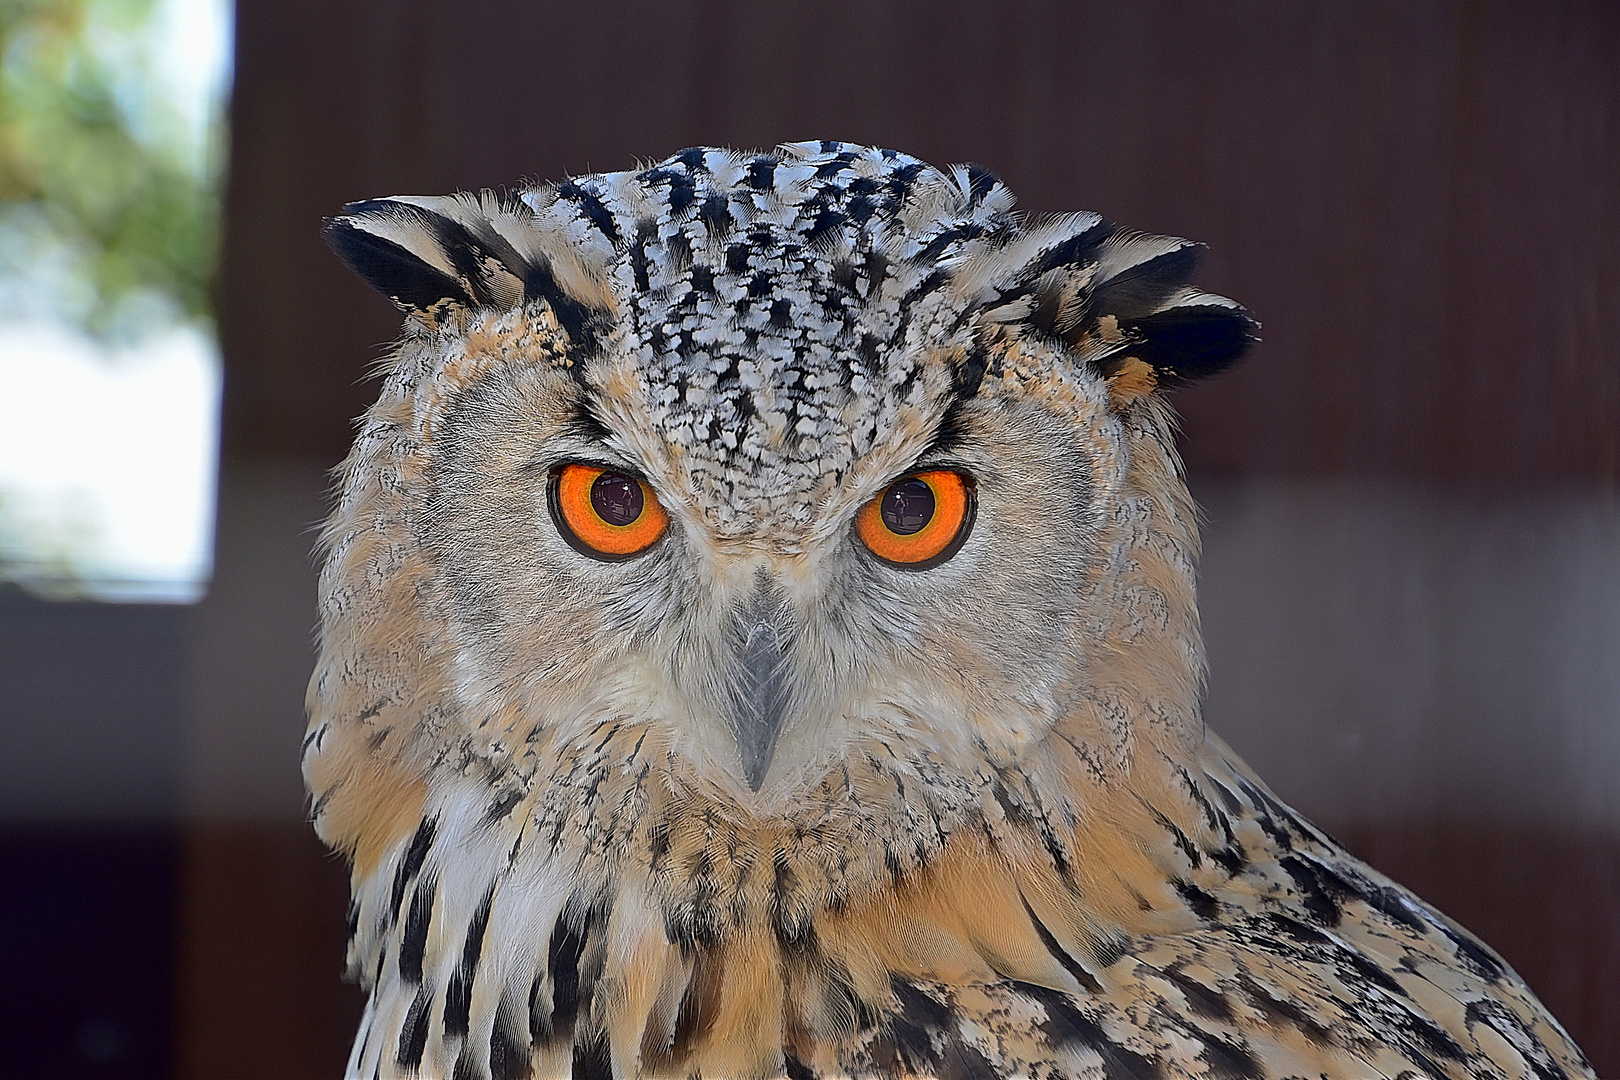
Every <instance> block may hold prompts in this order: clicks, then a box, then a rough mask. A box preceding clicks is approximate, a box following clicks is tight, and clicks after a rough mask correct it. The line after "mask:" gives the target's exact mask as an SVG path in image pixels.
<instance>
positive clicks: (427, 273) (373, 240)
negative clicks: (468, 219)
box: [322, 204, 472, 318]
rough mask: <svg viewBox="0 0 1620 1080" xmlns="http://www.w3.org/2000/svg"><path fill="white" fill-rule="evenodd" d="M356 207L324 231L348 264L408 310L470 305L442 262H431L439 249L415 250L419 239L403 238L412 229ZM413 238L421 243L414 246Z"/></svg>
mask: <svg viewBox="0 0 1620 1080" xmlns="http://www.w3.org/2000/svg"><path fill="white" fill-rule="evenodd" d="M357 205H358V204H351V205H350V206H348V207H345V210H347V211H349V213H346V214H345V216H343V217H338V218H332V219H329V220H328V221H327V222H326V227H325V228H324V229H323V230H322V232H323V233H324V234H325V236H326V242H327V244H328V245H330V246H331V248H332V250H333V251H334V252H336V253H337V256H338V258H340V259H342V260H343V263H344V265H346V266H347V267H348V268H349V269H350V270H353V271H354V272H355V273H356V274H358V275H360V278H361V279H362V280H363V281H365V283H366V284H368V285H370V286H371V287H372V288H374V289H376V290H377V291H378V292H380V293H382V294H383V295H384V296H386V297H388V299H390V300H392V301H393V302H394V303H395V305H397V306H398V307H399V308H401V309H402V310H404V311H408V312H412V313H414V314H418V315H423V316H428V317H433V318H436V317H437V316H438V315H439V314H442V312H443V310H444V309H445V308H446V307H448V306H460V307H470V306H471V305H472V297H470V296H469V295H468V294H467V290H466V289H464V288H463V287H462V285H461V283H460V282H459V281H457V280H456V278H455V277H454V276H453V275H451V274H450V273H447V272H446V270H445V269H444V268H443V267H442V266H440V265H434V262H439V261H441V260H438V259H435V260H434V262H430V261H429V258H433V256H434V255H438V254H440V253H438V252H433V253H432V254H431V255H429V257H428V258H424V257H423V256H422V255H419V254H417V253H416V251H417V250H421V249H422V245H421V243H420V238H419V237H403V236H401V233H404V232H408V231H412V230H405V229H400V228H390V227H388V226H389V225H392V224H394V223H393V222H390V221H389V220H388V217H387V216H382V215H373V214H363V213H354V212H353V211H355V210H356V209H357ZM412 240H417V241H418V242H417V244H416V250H413V249H412V245H411V241H412Z"/></svg>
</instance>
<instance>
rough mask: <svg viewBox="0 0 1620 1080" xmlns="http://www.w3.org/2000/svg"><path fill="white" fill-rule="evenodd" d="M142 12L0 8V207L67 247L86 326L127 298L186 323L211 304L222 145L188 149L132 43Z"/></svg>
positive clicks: (84, 4)
mask: <svg viewBox="0 0 1620 1080" xmlns="http://www.w3.org/2000/svg"><path fill="white" fill-rule="evenodd" d="M154 8H155V4H154V2H153V0H0V211H7V212H10V215H11V220H12V221H14V222H15V221H24V220H26V221H27V230H28V231H29V232H31V233H32V234H34V235H33V242H34V244H35V245H36V246H37V245H38V244H39V243H41V242H44V243H46V244H49V245H55V246H56V247H57V248H59V249H61V250H65V251H67V252H69V253H71V260H72V262H73V264H74V268H75V270H76V271H78V272H79V273H80V274H81V275H82V276H83V277H84V278H85V279H86V284H87V286H88V292H89V300H90V302H89V303H88V304H86V305H83V310H82V312H81V313H80V315H79V317H80V318H82V320H83V322H84V324H85V326H86V328H87V329H90V330H92V331H95V332H105V331H106V330H107V329H108V328H109V327H110V326H111V325H112V320H113V318H114V315H115V314H116V312H117V310H118V307H119V303H120V302H121V301H123V300H125V299H128V298H129V297H131V296H132V295H133V294H136V293H138V292H150V293H156V294H158V295H159V296H161V297H164V298H166V299H167V300H169V301H171V302H172V303H173V304H174V305H175V307H176V308H177V309H178V310H179V311H180V312H183V313H184V314H185V315H187V316H190V317H193V318H197V317H206V316H207V315H208V314H209V312H210V310H211V302H210V300H211V298H210V287H211V281H212V276H213V269H214V256H215V247H216V244H217V243H218V214H219V204H218V185H217V183H216V179H217V177H216V173H217V162H218V159H219V156H220V155H219V146H220V139H219V135H218V132H217V131H210V132H209V133H207V136H206V137H205V139H204V143H203V145H202V146H201V147H198V146H196V145H194V143H195V141H196V140H195V139H194V138H193V137H192V135H191V133H190V132H189V131H188V130H187V127H186V124H185V122H184V118H183V117H182V116H180V115H179V113H178V111H177V110H176V109H175V107H174V106H173V104H172V103H171V102H170V101H168V100H167V99H166V97H165V94H164V86H163V83H162V78H163V74H164V73H163V72H160V71H157V70H155V68H156V64H155V63H154V62H153V56H152V53H151V52H150V50H147V51H145V52H143V51H142V50H141V49H140V48H138V47H137V43H138V42H139V40H140V39H141V36H142V35H143V34H145V33H146V32H147V30H148V26H149V24H150V21H151V18H152V15H153V11H154ZM216 126H217V125H216ZM29 257H30V256H28V255H24V256H23V258H24V259H27V258H29ZM33 257H37V255H36V256H33Z"/></svg>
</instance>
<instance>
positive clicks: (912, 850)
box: [302, 142, 1593, 1080]
mask: <svg viewBox="0 0 1620 1080" xmlns="http://www.w3.org/2000/svg"><path fill="white" fill-rule="evenodd" d="M327 237H328V239H329V241H330V243H331V244H332V246H333V247H334V249H335V250H336V251H337V253H338V255H339V256H340V257H341V258H342V259H343V260H344V261H345V262H346V263H347V264H348V265H349V266H350V267H351V268H352V269H353V270H355V271H356V272H357V273H358V274H359V275H360V276H361V277H362V278H363V279H365V280H366V281H367V282H369V283H370V284H371V285H373V286H375V287H376V288H377V289H379V290H380V291H381V292H382V293H384V294H385V295H386V296H387V297H389V298H390V299H391V300H393V301H394V303H395V304H397V305H398V306H399V307H400V308H402V309H403V310H404V312H405V313H406V319H405V328H404V333H403V337H402V339H401V341H400V342H399V345H398V347H397V349H396V350H395V351H394V352H393V354H392V355H391V357H390V358H389V360H388V361H387V364H386V371H387V379H386V382H385V384H384V386H383V388H382V391H381V395H380V398H379V400H378V401H377V403H376V404H375V405H374V406H373V407H372V408H371V409H370V410H369V411H368V412H367V413H366V415H365V417H364V419H363V421H362V423H361V426H360V429H359V434H358V437H357V438H356V440H355V444H354V449H353V452H352V453H351V454H350V455H349V457H348V459H347V461H346V462H345V463H344V464H343V466H342V467H341V470H340V475H339V484H338V488H339V490H338V494H337V497H336V508H335V510H334V511H333V513H332V515H331V518H330V520H329V521H328V523H327V525H326V528H325V531H324V535H323V538H322V549H323V552H324V568H323V570H322V573H321V583H320V615H321V628H320V651H319V660H318V665H317V668H316V671H315V673H314V676H313V678H312V680H311V684H310V690H309V699H308V704H309V712H310V724H309V729H308V733H307V736H306V738H305V740H304V744H303V758H302V761H303V770H304V776H305V778H306V780H307V783H308V787H309V791H310V794H311V797H312V814H313V819H314V823H315V827H316V829H317V830H318V832H319V834H320V835H321V837H322V838H323V839H324V840H325V841H326V842H327V843H328V844H329V845H331V846H332V847H333V848H335V849H336V850H337V851H339V852H341V853H342V854H343V855H344V856H345V857H346V858H347V860H348V861H349V863H350V865H351V866H352V888H353V901H352V904H351V907H350V910H349V925H348V930H349V946H348V962H349V965H350V971H351V975H352V977H353V978H355V979H357V980H358V981H359V982H360V984H361V986H362V987H363V988H364V989H365V991H366V993H367V995H368V998H367V1003H366V1007H365V1012H364V1016H363V1019H362V1021H361V1025H360V1030H359V1033H358V1035H357V1037H356V1040H355V1043H354V1049H353V1052H352V1056H351V1057H350V1059H349V1063H348V1074H349V1075H350V1076H352V1077H401V1076H407V1077H415V1076H431V1077H457V1078H472V1077H479V1078H491V1080H515V1078H520V1077H522V1078H546V1077H563V1076H572V1077H579V1078H592V1080H597V1078H607V1077H616V1078H632V1077H683V1078H685V1077H710V1078H746V1077H784V1076H785V1077H790V1078H792V1080H803V1078H810V1077H952V1078H970V1077H1041V1078H1060V1077H1068V1078H1125V1077H1131V1078H1148V1077H1154V1078H1166V1080H1168V1078H1181V1077H1188V1078H1191V1077H1205V1078H1237V1077H1245V1078H1247V1077H1255V1078H1259V1077H1266V1078H1283V1077H1311V1078H1334V1080H1337V1078H1366V1077H1389V1078H1396V1077H1404V1078H1417V1077H1430V1078H1435V1080H1438V1078H1464V1077H1467V1078H1483V1077H1492V1078H1498V1077H1514V1078H1520V1077H1522V1078H1536V1080H1553V1078H1560V1080H1562V1078H1574V1077H1591V1076H1592V1075H1593V1074H1592V1071H1591V1068H1590V1066H1589V1065H1588V1064H1587V1062H1586V1060H1585V1059H1584V1058H1583V1057H1582V1055H1581V1052H1580V1050H1578V1049H1577V1048H1576V1047H1575V1045H1574V1044H1573V1043H1572V1042H1571V1041H1570V1039H1569V1037H1568V1036H1567V1035H1566V1034H1565V1033H1564V1031H1563V1030H1562V1029H1561V1028H1560V1027H1559V1025H1558V1023H1557V1021H1555V1020H1554V1019H1553V1018H1552V1017H1551V1016H1550V1015H1549V1014H1548V1013H1547V1012H1546V1011H1545V1009H1544V1008H1543V1007H1542V1006H1541V1004H1540V1003H1539V1002H1538V1001H1537V1000H1536V999H1535V998H1534V996H1532V995H1531V993H1530V991H1529V990H1528V989H1527V988H1526V987H1525V985H1524V983H1523V982H1522V981H1521V980H1520V979H1519V978H1518V976H1517V975H1515V974H1514V972H1513V971H1512V970H1511V969H1510V968H1509V967H1508V966H1507V965H1506V964H1505V963H1504V962H1503V961H1502V959H1501V958H1500V957H1498V956H1497V955H1496V954H1495V953H1494V952H1492V951H1491V950H1490V949H1489V948H1487V947H1485V946H1484V945H1482V944H1481V943H1480V942H1478V941H1477V940H1475V939H1474V938H1473V937H1471V936H1470V935H1469V934H1468V933H1467V931H1465V930H1463V929H1462V928H1460V927H1459V926H1457V925H1456V924H1454V923H1452V922H1451V921H1449V920H1448V919H1447V918H1446V917H1445V916H1443V915H1441V914H1440V913H1439V912H1437V911H1435V910H1434V909H1433V908H1431V907H1429V906H1427V905H1425V904H1424V903H1423V902H1422V901H1421V900H1419V899H1417V898H1416V897H1414V896H1412V895H1411V894H1410V893H1408V892H1406V891H1405V890H1404V889H1402V888H1401V887H1400V886H1398V885H1395V884H1393V883H1391V882H1390V881H1389V880H1388V879H1386V878H1384V877H1382V876H1381V875H1379V874H1378V873H1377V872H1376V871H1374V870H1372V869H1370V868H1369V867H1367V866H1366V865H1365V864H1363V863H1361V862H1359V861H1358V860H1357V859H1355V858H1354V857H1352V856H1351V855H1349V854H1347V853H1346V852H1345V850H1344V849H1343V848H1341V847H1340V846H1339V845H1338V844H1336V843H1335V842H1334V841H1333V840H1332V839H1331V838H1329V837H1328V836H1326V835H1325V834H1324V833H1322V832H1321V831H1320V830H1319V829H1317V828H1315V827H1314V826H1312V825H1311V824H1310V823H1309V822H1307V821H1306V820H1304V819H1303V818H1302V817H1301V816H1300V815H1299V814H1297V813H1296V812H1294V811H1293V810H1292V809H1290V808H1289V807H1288V806H1286V805H1284V804H1283V803H1282V802H1281V801H1280V800H1279V799H1278V798H1277V797H1276V796H1275V795H1274V794H1272V793H1271V791H1270V790H1268V789H1267V788H1266V786H1265V785H1264V784H1263V783H1262V782H1261V781H1260V780H1259V779H1257V778H1256V777H1255V776H1254V774H1253V773H1252V772H1250V770H1249V769H1248V768H1247V767H1246V766H1245V765H1244V763H1243V762H1242V761H1240V760H1239V759H1238V758H1237V757H1236V756H1235V755H1234V754H1233V753H1232V751H1231V750H1229V749H1228V748H1227V747H1226V746H1225V744H1224V743H1222V742H1221V741H1220V739H1218V738H1217V737H1216V736H1215V735H1213V734H1211V733H1209V732H1208V731H1206V730H1205V728H1204V725H1203V722H1202V719H1201V715H1200V693H1201V687H1202V682H1203V679H1204V652H1203V646H1202V643H1201V640H1200V637H1199V627H1198V612H1197V607H1196V604H1195V598H1194V568H1195V565H1196V560H1197V554H1198V535H1197V530H1196V514H1195V511H1194V508H1193V506H1192V503H1191V501H1190V498H1189V496H1188V493H1187V489H1186V486H1185V484H1184V483H1183V480H1182V475H1181V470H1180V465H1179V462H1178V460H1177V457H1176V452H1175V449H1174V444H1173V438H1172V432H1173V419H1172V414H1171V412H1170V410H1169V408H1168V406H1167V405H1166V403H1165V400H1164V397H1163V392H1164V390H1165V389H1167V388H1169V387H1172V386H1174V385H1176V384H1177V383H1181V382H1185V381H1187V380H1190V379H1194V378H1197V377H1199V376H1201V375H1205V374H1208V373H1210V372H1213V371H1215V370H1217V369H1219V368H1220V367H1222V366H1223V365H1225V364H1227V363H1228V362H1230V361H1231V360H1233V359H1234V358H1235V357H1237V355H1238V354H1239V353H1241V352H1242V351H1243V350H1244V348H1245V347H1246V346H1247V345H1248V343H1249V342H1250V341H1251V340H1253V336H1254V331H1255V327H1256V324H1255V323H1254V322H1253V320H1252V319H1251V318H1250V316H1249V315H1248V313H1247V312H1246V311H1245V310H1244V309H1243V308H1242V307H1240V306H1239V305H1238V304H1236V303H1234V302H1233V301H1231V300H1228V299H1224V298H1222V297H1219V296H1214V295H1211V294H1209V293H1206V292H1202V291H1200V290H1199V289H1198V288H1196V287H1195V286H1193V285H1192V284H1190V277H1191V275H1192V272H1193V270H1194V263H1195V262H1196V260H1197V256H1198V252H1199V249H1198V247H1197V246H1196V245H1194V244H1191V243H1189V242H1187V241H1185V240H1179V239H1173V238H1169V237H1163V236H1153V235H1148V234H1144V233H1136V232H1131V231H1128V230H1125V229H1122V228H1119V227H1117V226H1115V225H1113V224H1111V223H1109V222H1108V221H1106V220H1104V219H1103V218H1101V217H1100V216H1098V215H1097V214H1094V213H1076V214H1070V215H1067V216H1062V217H1053V218H1049V219H1043V220H1037V219H1030V218H1025V217H1022V216H1020V215H1019V214H1018V213H1016V212H1015V211H1014V209H1013V199H1012V195H1011V194H1010V193H1009V191H1008V190H1007V188H1006V187H1005V186H1003V184H1002V183H1001V182H999V181H998V180H997V179H996V178H995V177H994V176H992V175H991V174H989V173H988V172H985V171H983V170H982V169H979V168H976V167H972V166H959V167H955V168H951V169H938V168H934V167H931V166H929V165H926V164H924V163H923V162H921V161H918V160H916V159H914V158H911V157H908V156H906V155H904V154H900V153H896V152H894V151H890V150H881V149H871V148H867V147H862V146H854V145H848V144H844V143H837V142H818V143H806V144H800V145H791V146H785V147H782V148H780V149H778V150H777V151H775V152H772V153H751V154H741V153H736V152H732V151H728V150H720V149H710V148H696V149H691V150H687V151H685V152H683V153H680V154H677V155H675V156H674V157H671V158H669V159H668V160H666V161H663V162H661V163H659V164H656V165H653V166H651V167H648V168H641V169H637V170H635V171H630V172H621V173H610V174H601V175H591V176H584V177H579V178H576V179H573V180H570V181H567V182H565V183H560V184H556V185H553V186H545V187H532V188H523V189H520V190H516V191H513V192H510V193H505V194H496V193H493V192H489V191H485V192H481V193H479V194H462V195H451V196H443V197H396V198H388V199H380V200H376V201H372V202H361V203H355V204H353V205H351V206H349V207H347V208H346V209H345V210H344V212H343V213H342V215H341V216H339V217H337V218H335V219H333V220H332V221H330V222H329V223H328V227H327Z"/></svg>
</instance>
